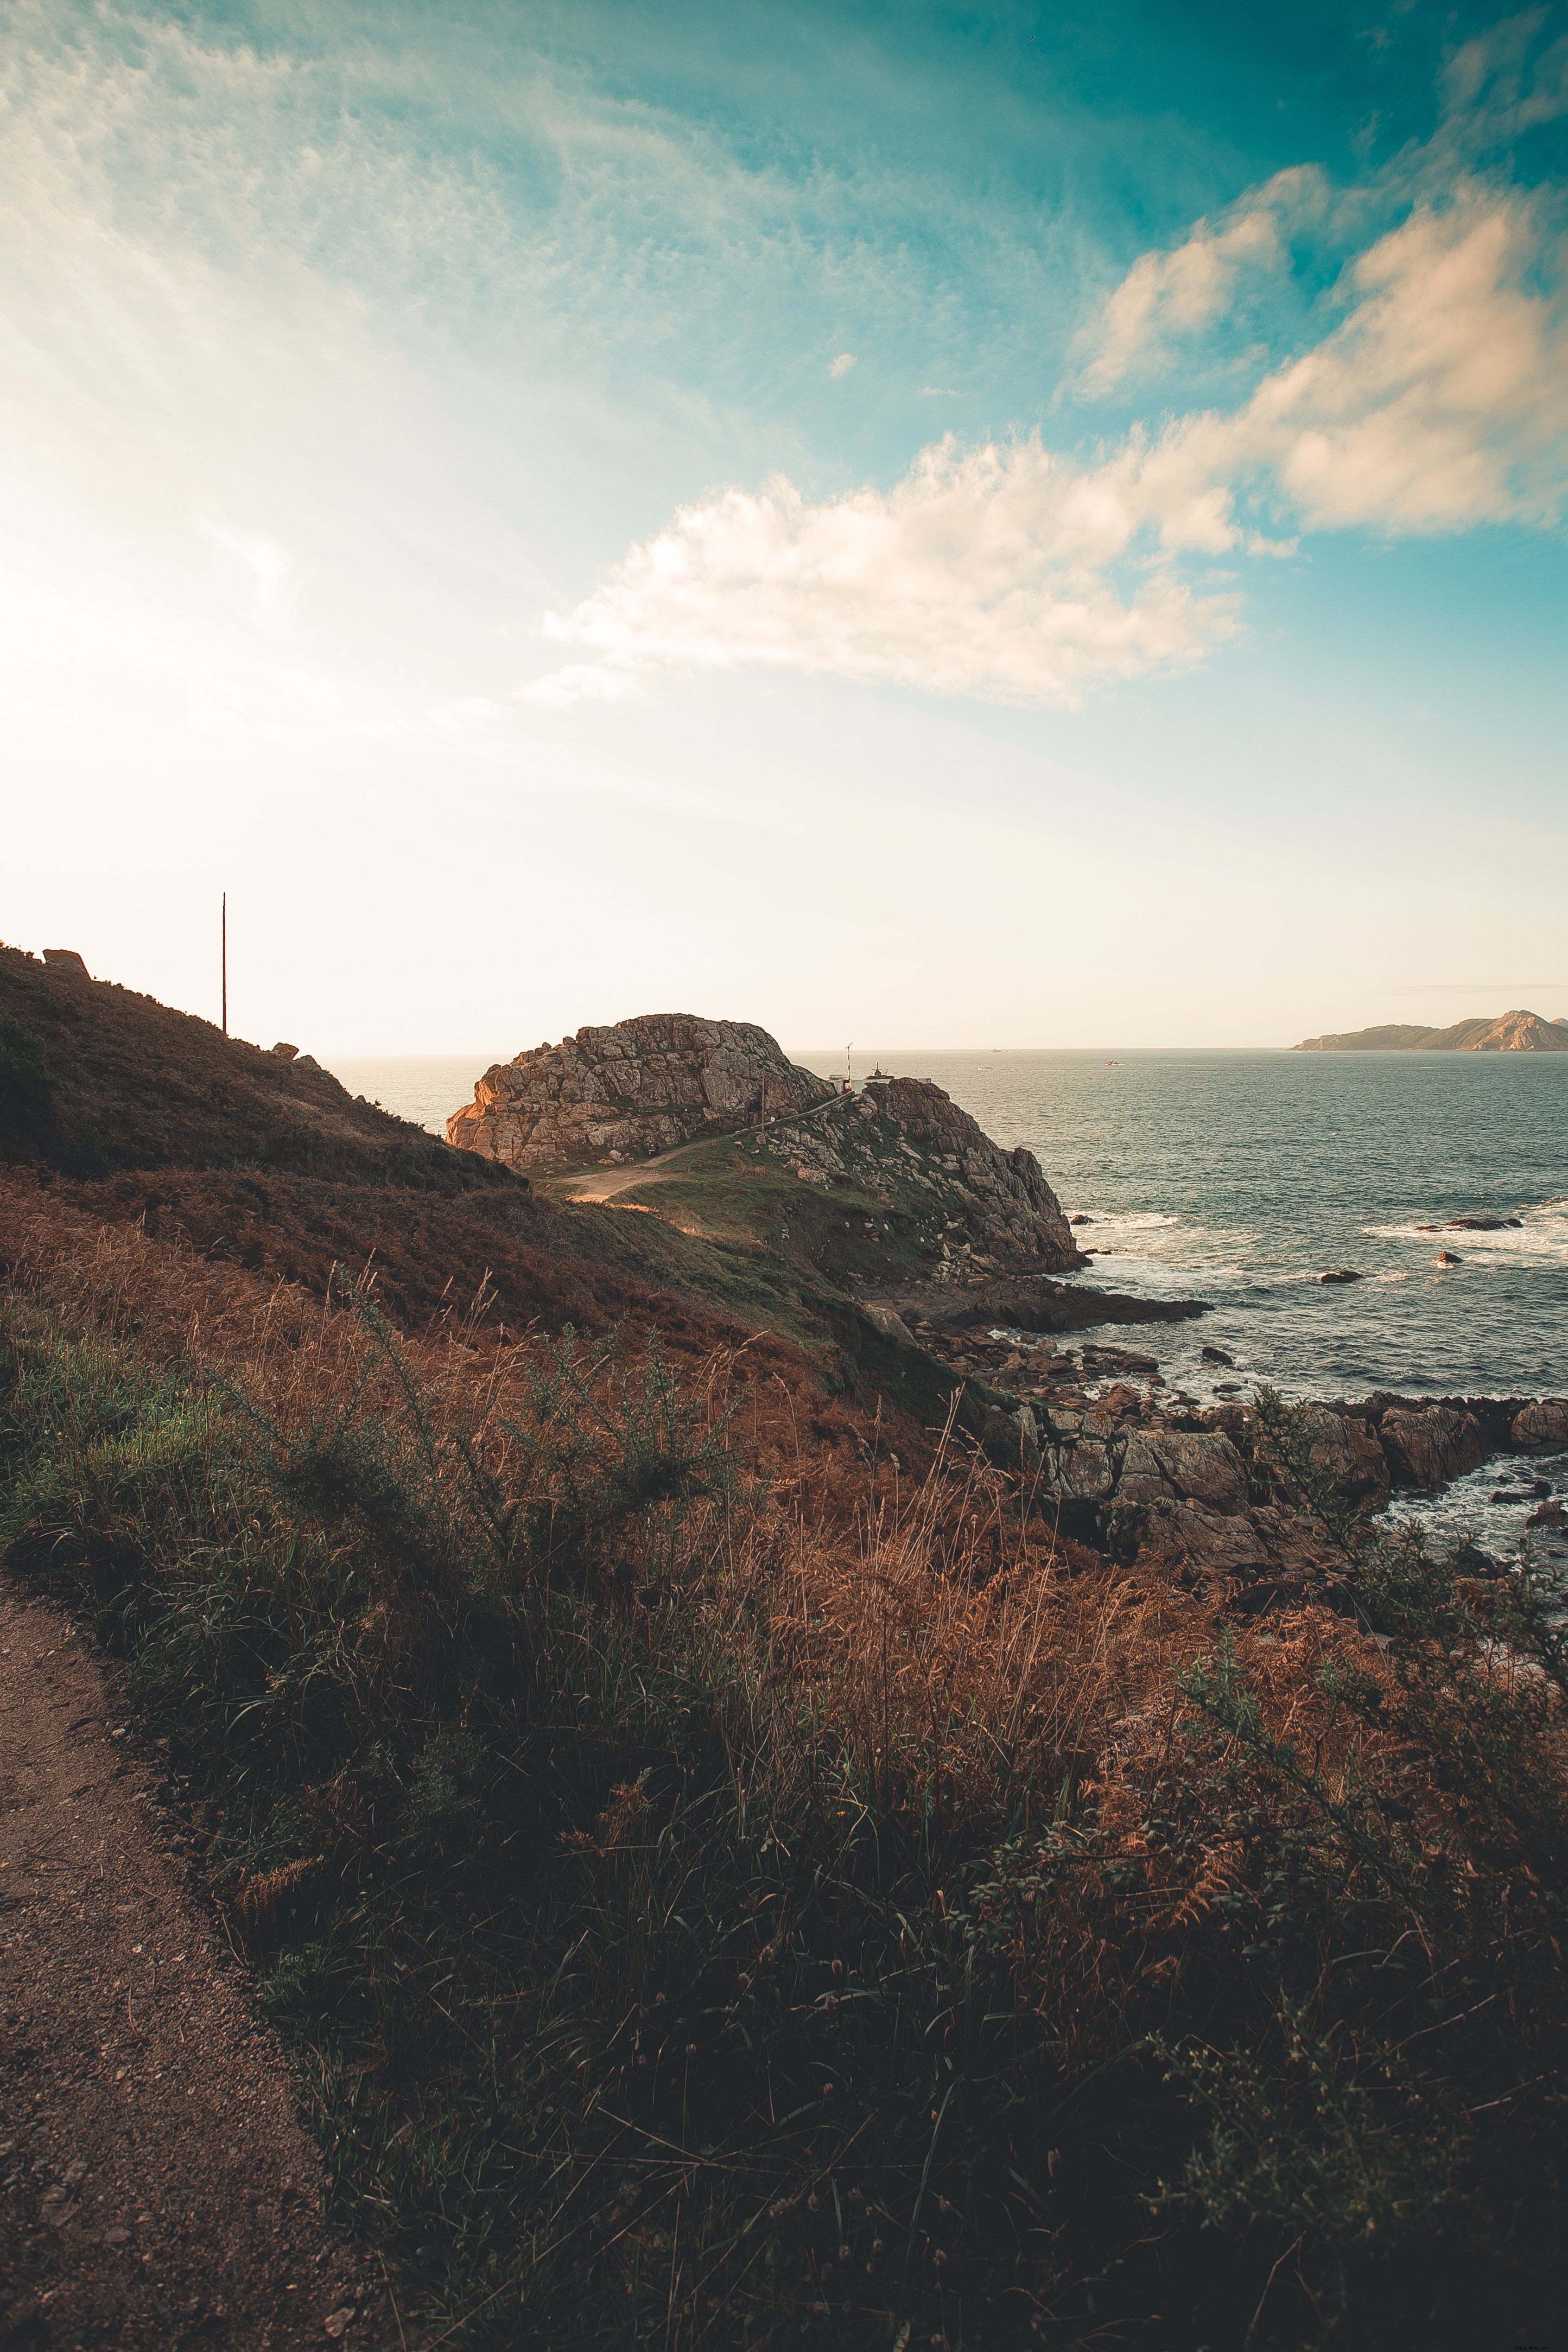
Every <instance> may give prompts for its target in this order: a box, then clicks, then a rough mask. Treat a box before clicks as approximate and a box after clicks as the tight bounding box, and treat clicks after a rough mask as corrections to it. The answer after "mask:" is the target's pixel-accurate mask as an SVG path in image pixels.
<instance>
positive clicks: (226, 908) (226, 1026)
mask: <svg viewBox="0 0 1568 2352" xmlns="http://www.w3.org/2000/svg"><path fill="white" fill-rule="evenodd" d="M223 940H224V1035H225V1037H226V1036H227V1035H228V1034H229V894H228V892H227V891H226V890H225V892H224V914H223Z"/></svg>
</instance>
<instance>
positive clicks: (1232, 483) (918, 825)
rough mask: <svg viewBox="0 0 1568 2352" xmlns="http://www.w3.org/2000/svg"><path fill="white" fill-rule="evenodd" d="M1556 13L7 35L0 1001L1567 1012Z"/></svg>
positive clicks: (1291, 1025) (1067, 11)
mask: <svg viewBox="0 0 1568 2352" xmlns="http://www.w3.org/2000/svg"><path fill="white" fill-rule="evenodd" d="M1565 165H1568V7H1564V6H1563V5H1561V4H1560V5H1544V6H1540V7H1534V8H1530V9H1527V10H1525V11H1523V12H1522V13H1519V14H1514V15H1511V16H1501V15H1498V14H1496V13H1494V12H1492V11H1490V10H1485V9H1474V8H1467V7H1463V6H1460V7H1457V8H1448V7H1434V6H1427V5H1423V0H1394V5H1386V4H1385V0H1368V5H1365V6H1356V5H1338V0H1334V5H1314V0H1303V5H1301V6H1299V7H1296V8H1293V9H1291V10H1288V11H1286V10H1260V9H1257V8H1256V7H1253V6H1245V7H1244V6H1241V5H1184V4H1183V0H1163V5H1158V6H1155V5H1133V4H1132V0H1095V5H1093V6H1092V7H1091V6H1089V5H1080V6H1079V7H1077V8H1076V9H1072V8H1065V7H1062V6H1061V5H1058V6H1056V7H1054V8H1051V9H1047V8H1044V7H1036V6H1032V5H1003V6H981V5H971V6H968V7H966V8H962V9H960V8H957V7H946V6H933V5H925V0H896V5H894V0H888V5H861V0H834V5H827V6H819V5H811V0H791V5H790V6H789V8H788V9H781V8H779V7H778V6H777V5H761V0H755V5H754V0H720V4H719V5H696V0H692V5H685V0H656V5H639V4H638V0H570V5H560V6H554V5H549V0H537V4H536V0H530V5H517V0H511V5H470V4H469V0H450V4H449V5H443V6H442V7H441V8H440V9H439V10H437V9H435V8H432V7H430V6H429V5H423V6H412V7H411V6H407V5H400V0H376V5H374V6H373V7H371V6H360V5H355V0H330V5H319V0H318V5H302V4H301V5H268V4H267V0H257V5H236V6H223V7H216V6H198V5H191V6H179V7H169V6H161V7H156V8H151V9H149V8H144V7H139V6H134V5H116V0H101V5H78V0H5V5H0V336H3V338H4V341H3V347H0V794H3V801H0V807H3V815H4V824H3V829H0V843H3V845H4V854H3V856H0V938H3V939H5V940H9V941H11V942H13V943H16V944H19V945H22V946H25V947H27V948H31V949H33V950H38V949H40V948H42V947H44V946H57V945H58V946H70V947H74V948H76V949H78V950H79V951H80V952H81V953H82V954H83V955H84V956H85V957H86V959H87V961H88V963H89V966H90V968H91V969H92V970H93V971H95V972H96V973H98V974H99V975H101V976H104V977H108V978H112V979H117V980H120V981H121V982H124V983H125V984H126V985H128V986H131V987H135V988H139V989H143V990H146V991H148V992H151V993H152V994H154V995H157V996H159V997H161V998H162V999H163V1000H164V1001H166V1002H168V1003H174V1004H177V1005H181V1006H183V1007H185V1008H187V1009H189V1010H191V1011H193V1012H198V1013H204V1014H206V1015H208V1016H209V1017H216V1014H217V1012H218V1001H219V1000H218V989H219V961H218V938H219V903H220V894H221V893H222V892H224V891H225V890H226V892H227V894H228V919H229V941H230V947H229V1003H230V1015H231V1025H232V1026H233V1028H234V1029H235V1031H236V1033H237V1034H242V1035H246V1036H249V1037H252V1038H254V1039H256V1041H257V1042H259V1043H261V1044H264V1045H269V1044H270V1043H271V1042H272V1041H273V1039H274V1038H275V1037H286V1038H287V1039H289V1040H290V1041H291V1042H294V1043H297V1044H298V1045H302V1046H307V1047H309V1048H311V1049H313V1050H316V1051H318V1052H320V1053H323V1054H329V1053H338V1054H343V1053H363V1054H393V1053H400V1052H402V1053H410V1054H424V1053H441V1052H454V1053H456V1052H467V1051H471V1050H480V1051H483V1052H485V1053H497V1054H500V1053H507V1054H509V1053H512V1052H515V1051H517V1050H518V1049H520V1048H522V1047H524V1046H531V1045H535V1044H537V1043H538V1041H539V1040H540V1039H541V1038H545V1037H549V1038H555V1037H559V1036H560V1035H562V1034H566V1033H567V1032H569V1031H570V1030H572V1029H575V1028H577V1027H579V1026H580V1024H583V1023H585V1022H604V1021H614V1020H618V1019H622V1018H624V1017H626V1016H627V1015H630V1014H633V1013H647V1012H655V1011H674V1010H679V1011H685V1012H693V1013H704V1014H708V1015H724V1016H729V1017H734V1018H744V1019H750V1020H755V1021H760V1022H762V1023H763V1024H765V1025H766V1026H767V1027H768V1028H769V1029H770V1030H772V1031H773V1032H774V1033H775V1034H777V1035H779V1036H780V1037H781V1038H782V1039H783V1040H784V1042H785V1043H786V1044H787V1045H795V1046H797V1047H805V1046H808V1045H812V1046H818V1047H821V1046H823V1045H831V1043H832V1042H833V1041H835V1040H839V1039H841V1038H846V1037H853V1038H856V1039H858V1040H860V1041H862V1043H863V1042H865V1041H868V1040H875V1041H878V1042H879V1043H882V1044H885V1045H887V1046H888V1047H890V1048H896V1047H897V1046H899V1045H905V1046H911V1047H913V1046H918V1045H924V1046H931V1047H936V1046H942V1045H971V1044H973V1045H1000V1046H1097V1045H1106V1046H1115V1045H1288V1044H1290V1043H1292V1042H1293V1041H1294V1040H1295V1039H1296V1038H1298V1037H1301V1036H1302V1035H1305V1034H1317V1033H1319V1032H1321V1031H1323V1030H1340V1029H1348V1028H1353V1027H1357V1026H1360V1025H1363V1024H1371V1023H1375V1022H1384V1021H1412V1022H1415V1021H1427V1022H1431V1023H1432V1024H1444V1023H1447V1022H1449V1021H1454V1020H1458V1019H1459V1018H1461V1017H1464V1016H1466V1015H1468V1014H1470V1013H1481V1012H1488V1013H1493V1012H1500V1011H1502V1010H1504V1009H1506V1008H1508V1007H1510V1006H1513V1005H1519V1004H1523V1005H1528V1006H1530V1007H1531V1008H1532V1009H1533V1010H1535V1011H1537V1012H1541V1013H1545V1014H1547V1015H1549V1016H1552V1015H1557V1014H1562V1013H1568V939H1565V937H1564V916H1563V907H1564V891H1563V872H1564V851H1565V849H1568V792H1565V790H1564V783H1565V778H1564V764H1565V755H1564V745H1565V743H1568V723H1565V722H1568V658H1565V656H1568V646H1565V643H1564V638H1565V628H1564V624H1565V621H1568V537H1565V531H1564V520H1565V505H1568V289H1565V275H1564V265H1565V262H1568V201H1565V179H1568V170H1565Z"/></svg>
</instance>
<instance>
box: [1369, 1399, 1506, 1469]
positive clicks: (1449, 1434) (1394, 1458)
mask: <svg viewBox="0 0 1568 2352" xmlns="http://www.w3.org/2000/svg"><path fill="white" fill-rule="evenodd" d="M1378 1434H1379V1435H1380V1436H1381V1438H1382V1440H1383V1446H1384V1451H1385V1454H1387V1455H1388V1457H1389V1467H1390V1469H1391V1471H1392V1472H1393V1474H1394V1476H1395V1478H1396V1481H1397V1482H1398V1483H1399V1484H1400V1485H1401V1486H1429V1487H1437V1486H1447V1485H1448V1481H1449V1480H1450V1478H1458V1477H1459V1476H1460V1475H1462V1473H1463V1472H1465V1471H1466V1470H1474V1469H1476V1468H1477V1467H1478V1466H1479V1464H1481V1463H1482V1462H1484V1461H1485V1460H1486V1457H1487V1441H1486V1433H1485V1431H1484V1430H1483V1429H1482V1427H1481V1424H1480V1423H1479V1421H1478V1420H1477V1419H1476V1417H1475V1415H1474V1413H1470V1412H1455V1411H1454V1409H1453V1407H1452V1406H1451V1405H1441V1404H1429V1405H1423V1406H1418V1407H1416V1408H1415V1409H1414V1410H1404V1411H1401V1410H1399V1409H1397V1408H1392V1409H1390V1410H1389V1411H1388V1412H1385V1414H1384V1416H1383V1419H1382V1422H1381V1423H1380V1424H1379V1429H1378Z"/></svg>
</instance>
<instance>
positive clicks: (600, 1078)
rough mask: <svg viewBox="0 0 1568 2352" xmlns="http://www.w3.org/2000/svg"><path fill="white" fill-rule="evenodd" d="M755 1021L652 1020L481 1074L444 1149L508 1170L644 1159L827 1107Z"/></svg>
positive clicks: (686, 1016)
mask: <svg viewBox="0 0 1568 2352" xmlns="http://www.w3.org/2000/svg"><path fill="white" fill-rule="evenodd" d="M833 1092H834V1089H833V1088H832V1087H831V1086H830V1085H829V1084H828V1082H827V1080H826V1079H825V1078H819V1077H816V1076H813V1075H812V1073H811V1072H810V1070H802V1069H800V1068H798V1067H797V1066H796V1065H795V1064H794V1063H793V1062H791V1061H789V1060H787V1059H786V1057H785V1055H784V1054H783V1052H782V1050H781V1049H780V1047H779V1045H778V1043H777V1042H776V1040H775V1039H773V1038H772V1037H770V1036H769V1035H768V1032H767V1030H766V1029H759V1028H758V1027H757V1025H756V1024H755V1023H753V1022H750V1021H705V1020H700V1019H698V1018H697V1017H695V1015H694V1014H691V1013H643V1014H642V1015H640V1016H639V1017H638V1018H636V1019H634V1020H631V1021H617V1022H616V1023H614V1024H613V1025H612V1026H610V1027H606V1028H591V1027H590V1028H584V1029H580V1030H579V1031H578V1032H577V1034H576V1035H575V1036H573V1037H563V1038H562V1039H561V1041H560V1043H559V1045H549V1044H548V1043H547V1044H545V1045H537V1046H535V1047H534V1048H533V1050H532V1051H531V1052H527V1053H522V1054H518V1055H517V1056H516V1057H515V1059H514V1060H512V1061H510V1062H499V1063H497V1064H496V1065H495V1066H493V1067H492V1068H490V1069H488V1070H486V1073H485V1075H484V1076H483V1077H482V1078H481V1079H480V1080H479V1082H478V1084H477V1086H476V1087H475V1089H474V1099H473V1101H472V1102H471V1103H466V1104H465V1106H464V1108H462V1109H461V1110H458V1111H455V1112H454V1113H453V1115H452V1117H451V1118H449V1119H448V1120H447V1122H446V1139H447V1141H448V1143H453V1144H455V1145H456V1146H457V1147H458V1149H459V1150H464V1151H475V1152H477V1153H479V1154H480V1156H481V1157H482V1158H484V1159H486V1160H500V1161H502V1162H503V1163H504V1165H505V1166H507V1167H508V1168H513V1169H517V1170H522V1169H528V1168H549V1167H559V1166H561V1165H562V1164H563V1163H567V1162H580V1161H594V1160H611V1161H615V1160H627V1159H638V1160H643V1159H646V1158H647V1157H648V1156H649V1154H650V1153H653V1152H656V1151H668V1150H673V1148H674V1146H675V1145H676V1144H679V1143H690V1142H692V1141H693V1140H695V1138H696V1137H698V1136H703V1135H725V1134H730V1133H733V1132H734V1130H735V1129H737V1128H740V1127H745V1126H747V1125H748V1124H749V1123H750V1122H751V1121H752V1120H754V1119H756V1118H758V1117H759V1116H760V1114H761V1112H762V1110H763V1108H764V1097H765V1093H766V1108H767V1110H768V1114H769V1116H773V1115H775V1114H779V1115H782V1114H785V1113H788V1112H792V1111H801V1110H806V1109H809V1108H811V1107H812V1106H813V1105H814V1104H817V1103H822V1102H827V1101H829V1100H831V1097H832V1095H833Z"/></svg>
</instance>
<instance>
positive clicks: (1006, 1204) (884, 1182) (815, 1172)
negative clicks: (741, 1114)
mask: <svg viewBox="0 0 1568 2352" xmlns="http://www.w3.org/2000/svg"><path fill="white" fill-rule="evenodd" d="M788 1141H789V1151H790V1154H791V1157H792V1160H793V1162H794V1168H795V1173H796V1175H797V1176H798V1177H800V1179H801V1181H803V1182H806V1183H829V1184H852V1185H853V1186H855V1187H856V1188H857V1189H858V1190H860V1191H862V1192H868V1193H870V1194H871V1195H872V1197H873V1199H877V1200H881V1201H883V1202H894V1201H901V1202H905V1203H907V1204H908V1205H909V1206H910V1207H911V1208H916V1209H918V1210H919V1212H920V1213H921V1214H922V1215H923V1216H925V1217H926V1218H927V1219H928V1220H929V1219H935V1221H936V1244H935V1246H936V1265H935V1267H934V1274H935V1278H936V1281H937V1282H938V1283H939V1284H943V1285H946V1284H950V1283H952V1282H954V1281H956V1280H958V1279H962V1280H963V1281H964V1282H966V1283H973V1284H976V1285H979V1284H984V1283H988V1282H996V1281H998V1280H1000V1279H1002V1278H1005V1277H1008V1276H1015V1277H1016V1276H1020V1275H1040V1274H1057V1273H1061V1272H1062V1271H1063V1270H1064V1269H1065V1268H1067V1267H1069V1266H1077V1265H1082V1264H1083V1259H1082V1255H1081V1254H1080V1252H1079V1249H1078V1245H1077V1244H1076V1243H1075V1242H1074V1240H1073V1238H1072V1234H1071V1230H1070V1228H1069V1226H1068V1223H1067V1219H1066V1217H1065V1216H1064V1215H1063V1214H1062V1210H1061V1202H1060V1201H1059V1200H1058V1199H1057V1197H1056V1195H1055V1193H1054V1192H1052V1191H1051V1186H1050V1185H1049V1184H1048V1183H1047V1182H1046V1180H1045V1175H1044V1171H1042V1169H1041V1167H1040V1162H1039V1160H1037V1159H1036V1158H1035V1156H1034V1154H1033V1152H1032V1151H1026V1150H1024V1149H1023V1147H1022V1146H1021V1145H1019V1148H1018V1149H1017V1150H1012V1151H1004V1150H1003V1149H1002V1147H1001V1146H1000V1144H998V1143H993V1142H992V1141H991V1139H990V1137H989V1136H988V1134H987V1133H986V1131H985V1129H983V1128H982V1127H981V1126H980V1125H979V1124H978V1123H977V1121H976V1120H975V1119H972V1118H970V1117H969V1114H968V1112H967V1110H960V1109H959V1108H958V1106H957V1104H956V1102H954V1101H953V1100H952V1098H951V1097H950V1096H948V1095H947V1094H946V1093H945V1092H944V1091H943V1089H942V1088H941V1087H938V1086H933V1085H932V1084H931V1083H930V1082H929V1081H928V1080H927V1079H925V1078H889V1079H886V1080H884V1081H883V1082H881V1083H878V1084H874V1085H868V1086H867V1087H865V1088H864V1089H863V1090H862V1093H860V1094H859V1095H857V1096H856V1097H854V1099H853V1100H852V1102H850V1103H846V1104H845V1105H844V1106H843V1108H842V1109H841V1110H837V1111H833V1112H831V1113H830V1114H829V1115H828V1116H827V1117H826V1118H816V1119H812V1120H810V1122H805V1121H802V1122H800V1123H799V1124H798V1125H797V1126H796V1127H794V1128H793V1129H790V1130H789V1136H788ZM943 1228H945V1230H943ZM891 1303H893V1304H894V1306H895V1307H896V1305H897V1302H896V1301H894V1302H891ZM907 1319H908V1318H907V1317H905V1320H906V1321H907Z"/></svg>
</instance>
